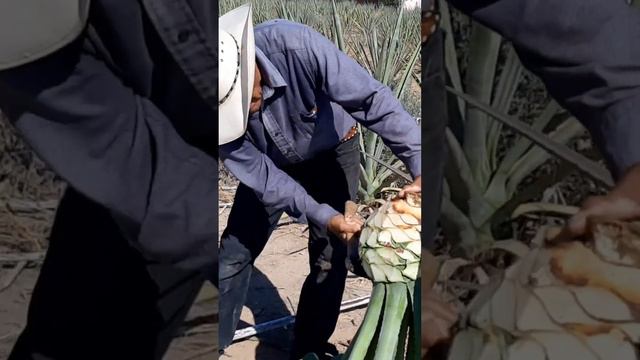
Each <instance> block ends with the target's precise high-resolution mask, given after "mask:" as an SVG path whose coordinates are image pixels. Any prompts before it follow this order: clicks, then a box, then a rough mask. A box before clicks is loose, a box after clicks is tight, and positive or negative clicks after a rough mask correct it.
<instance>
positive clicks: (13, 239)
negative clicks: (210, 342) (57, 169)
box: [0, 114, 64, 251]
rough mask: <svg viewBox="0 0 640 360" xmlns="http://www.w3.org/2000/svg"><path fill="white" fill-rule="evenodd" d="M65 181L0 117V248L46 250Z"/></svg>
mask: <svg viewBox="0 0 640 360" xmlns="http://www.w3.org/2000/svg"><path fill="white" fill-rule="evenodd" d="M63 189H64V182H63V181H62V180H60V179H59V178H58V177H57V176H56V175H55V174H54V173H53V172H52V171H51V170H49V169H48V167H47V166H46V165H45V164H44V163H43V162H42V161H41V160H40V159H39V158H38V157H37V156H36V155H35V154H34V153H33V151H31V149H30V148H29V147H28V146H27V145H26V144H25V143H24V141H22V139H21V138H20V137H19V136H18V135H17V134H16V131H15V129H14V128H13V127H12V126H11V125H10V124H9V122H8V121H7V120H6V119H4V117H2V115H1V114H0V249H6V250H9V251H39V250H42V249H43V248H44V247H46V245H45V243H46V238H47V237H48V235H49V231H50V228H51V222H52V219H53V215H54V213H55V207H56V205H57V201H58V199H59V198H60V196H61V195H62V191H63Z"/></svg>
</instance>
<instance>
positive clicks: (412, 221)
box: [400, 214, 420, 226]
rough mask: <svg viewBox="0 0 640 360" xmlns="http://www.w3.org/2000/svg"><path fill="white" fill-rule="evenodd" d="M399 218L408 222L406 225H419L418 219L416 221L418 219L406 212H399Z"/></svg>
mask: <svg viewBox="0 0 640 360" xmlns="http://www.w3.org/2000/svg"><path fill="white" fill-rule="evenodd" d="M400 218H401V219H402V221H403V222H404V223H405V224H408V225H414V226H415V225H418V226H420V221H418V219H416V218H414V217H413V216H411V215H408V214H400Z"/></svg>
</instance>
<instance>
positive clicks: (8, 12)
mask: <svg viewBox="0 0 640 360" xmlns="http://www.w3.org/2000/svg"><path fill="white" fill-rule="evenodd" d="M89 7H90V0H14V1H0V44H2V46H0V70H6V69H10V68H13V67H17V66H20V65H24V64H27V63H29V62H33V61H35V60H38V59H40V58H43V57H45V56H47V55H49V54H51V53H53V52H55V51H56V50H58V49H60V48H62V47H64V46H65V45H68V44H69V43H71V42H72V41H73V40H75V39H76V38H77V37H78V36H80V34H82V32H83V30H84V28H85V25H86V23H87V19H88V17H89Z"/></svg>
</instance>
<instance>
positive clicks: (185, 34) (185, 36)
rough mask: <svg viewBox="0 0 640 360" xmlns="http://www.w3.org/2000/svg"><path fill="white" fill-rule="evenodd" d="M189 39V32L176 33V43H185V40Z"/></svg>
mask: <svg viewBox="0 0 640 360" xmlns="http://www.w3.org/2000/svg"><path fill="white" fill-rule="evenodd" d="M189 37H191V32H190V31H189V30H181V31H180V32H179V33H178V41H180V42H181V43H183V42H187V40H189Z"/></svg>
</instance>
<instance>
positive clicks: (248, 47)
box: [218, 4, 256, 145]
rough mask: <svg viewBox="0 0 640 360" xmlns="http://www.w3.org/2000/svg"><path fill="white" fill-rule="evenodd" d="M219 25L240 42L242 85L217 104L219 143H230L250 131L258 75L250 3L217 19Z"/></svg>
mask: <svg viewBox="0 0 640 360" xmlns="http://www.w3.org/2000/svg"><path fill="white" fill-rule="evenodd" d="M218 21H219V22H218V24H219V25H218V26H219V27H220V29H222V30H224V31H226V32H228V33H229V34H231V35H232V36H233V37H234V38H235V39H236V41H238V42H240V44H239V46H240V79H239V80H240V85H241V86H239V87H237V88H236V89H234V90H233V91H232V93H231V94H230V96H229V98H228V99H227V100H226V101H225V102H224V103H222V104H220V105H219V107H218V115H219V116H218V118H219V122H218V145H222V144H226V143H229V142H231V141H233V140H236V139H238V138H240V137H241V136H243V135H244V133H245V132H246V131H247V121H248V118H249V106H250V105H251V95H252V93H253V80H254V76H255V67H256V65H255V62H256V55H255V41H254V37H253V19H252V10H251V5H250V4H247V5H243V6H240V7H238V8H236V9H234V10H231V11H229V12H228V13H226V14H224V15H223V16H221V17H220V19H219V20H218Z"/></svg>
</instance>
